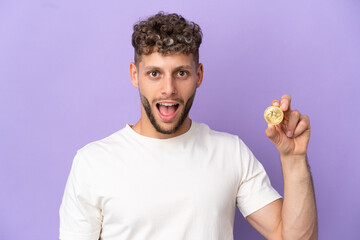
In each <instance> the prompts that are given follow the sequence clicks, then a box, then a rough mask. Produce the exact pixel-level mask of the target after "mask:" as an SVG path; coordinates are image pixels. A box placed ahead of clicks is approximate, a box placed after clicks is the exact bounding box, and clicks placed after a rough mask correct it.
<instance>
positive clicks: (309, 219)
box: [247, 94, 318, 240]
mask: <svg viewBox="0 0 360 240" xmlns="http://www.w3.org/2000/svg"><path fill="white" fill-rule="evenodd" d="M290 103H291V97H290V95H287V94H285V95H283V96H282V97H281V100H280V101H279V100H273V101H272V103H271V105H272V106H277V107H280V108H281V110H282V111H283V112H284V119H283V121H282V122H281V123H280V124H279V125H276V126H272V125H269V126H268V128H267V129H266V131H265V133H266V135H267V136H268V137H269V138H270V139H271V141H272V142H273V143H274V144H275V146H276V148H277V149H278V151H279V152H280V160H281V165H282V170H283V177H284V200H283V201H282V200H276V201H274V202H272V203H270V204H268V205H266V206H265V207H263V208H262V209H260V210H258V211H256V212H254V213H253V214H251V215H249V216H248V217H247V220H248V221H249V223H250V224H251V225H252V226H254V228H255V229H257V230H258V231H259V232H260V233H261V234H262V235H263V236H265V237H266V238H268V239H291V240H295V239H311V240H312V239H317V238H318V237H317V235H318V227H317V210H316V203H315V193H314V186H313V182H312V177H311V173H310V169H309V165H308V162H307V157H306V152H307V146H308V143H309V139H310V120H309V117H308V116H306V115H301V114H300V113H299V112H298V111H296V110H291V107H290Z"/></svg>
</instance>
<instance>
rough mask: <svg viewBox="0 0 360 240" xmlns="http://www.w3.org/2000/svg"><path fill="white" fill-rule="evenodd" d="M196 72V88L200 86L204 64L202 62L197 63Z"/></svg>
mask: <svg viewBox="0 0 360 240" xmlns="http://www.w3.org/2000/svg"><path fill="white" fill-rule="evenodd" d="M196 74H197V81H196V88H198V87H200V85H201V83H202V80H203V76H204V66H203V65H202V63H199V65H198V68H197V73H196Z"/></svg>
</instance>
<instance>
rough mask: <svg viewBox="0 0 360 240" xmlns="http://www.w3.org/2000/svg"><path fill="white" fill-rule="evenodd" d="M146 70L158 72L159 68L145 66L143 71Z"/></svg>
mask: <svg viewBox="0 0 360 240" xmlns="http://www.w3.org/2000/svg"><path fill="white" fill-rule="evenodd" d="M148 70H160V68H159V67H156V66H147V67H145V68H144V71H148Z"/></svg>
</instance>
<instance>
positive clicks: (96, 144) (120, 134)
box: [78, 128, 125, 154]
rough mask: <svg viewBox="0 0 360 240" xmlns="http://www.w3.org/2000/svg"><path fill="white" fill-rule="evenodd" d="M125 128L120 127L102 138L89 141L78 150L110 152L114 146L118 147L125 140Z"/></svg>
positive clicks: (81, 151)
mask: <svg viewBox="0 0 360 240" xmlns="http://www.w3.org/2000/svg"><path fill="white" fill-rule="evenodd" d="M124 131H125V128H123V129H120V130H118V131H116V132H114V133H112V134H110V135H108V136H106V137H104V138H102V139H98V140H95V141H92V142H89V143H88V144H86V145H85V146H83V147H82V148H80V149H79V150H78V152H80V153H83V154H96V153H99V152H109V151H110V150H111V149H113V148H114V147H118V146H119V145H121V143H122V142H123V141H124V138H125V134H124Z"/></svg>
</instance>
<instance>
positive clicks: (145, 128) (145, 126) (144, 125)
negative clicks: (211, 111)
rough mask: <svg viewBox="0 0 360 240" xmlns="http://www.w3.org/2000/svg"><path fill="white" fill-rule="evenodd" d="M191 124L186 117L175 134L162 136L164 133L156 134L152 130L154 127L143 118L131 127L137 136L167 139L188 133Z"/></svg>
mask: <svg viewBox="0 0 360 240" xmlns="http://www.w3.org/2000/svg"><path fill="white" fill-rule="evenodd" d="M191 122H192V120H191V119H190V118H189V117H187V118H186V119H185V121H184V122H183V124H182V125H181V126H180V128H179V129H178V130H177V131H176V132H175V133H172V134H164V133H160V132H158V131H157V130H156V129H155V128H154V126H153V125H152V124H151V122H150V120H148V119H146V120H144V119H143V118H140V120H139V121H138V122H137V123H136V124H135V125H134V126H132V129H133V130H134V131H135V132H137V133H138V134H140V135H143V136H146V137H151V138H158V139H167V138H173V137H177V136H179V135H182V134H184V133H186V132H187V131H189V129H190V127H191Z"/></svg>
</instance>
